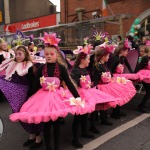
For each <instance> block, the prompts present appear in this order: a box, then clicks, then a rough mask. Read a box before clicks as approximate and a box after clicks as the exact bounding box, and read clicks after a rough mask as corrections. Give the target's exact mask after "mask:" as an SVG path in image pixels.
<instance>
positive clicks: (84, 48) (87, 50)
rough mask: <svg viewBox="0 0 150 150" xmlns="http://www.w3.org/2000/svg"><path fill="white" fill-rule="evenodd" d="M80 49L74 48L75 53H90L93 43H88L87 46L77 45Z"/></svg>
mask: <svg viewBox="0 0 150 150" xmlns="http://www.w3.org/2000/svg"><path fill="white" fill-rule="evenodd" d="M77 48H78V49H76V50H74V51H73V53H74V54H79V53H81V52H83V53H85V54H89V53H90V50H91V49H92V48H93V46H92V45H91V44H89V45H86V46H84V47H83V46H77Z"/></svg>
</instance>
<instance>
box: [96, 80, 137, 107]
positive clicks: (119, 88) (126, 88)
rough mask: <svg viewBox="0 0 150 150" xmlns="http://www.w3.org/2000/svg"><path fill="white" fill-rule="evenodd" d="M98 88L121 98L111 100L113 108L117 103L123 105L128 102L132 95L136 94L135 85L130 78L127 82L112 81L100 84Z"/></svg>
mask: <svg viewBox="0 0 150 150" xmlns="http://www.w3.org/2000/svg"><path fill="white" fill-rule="evenodd" d="M98 89H99V90H101V91H103V92H105V93H108V94H110V95H112V96H114V97H115V98H119V100H116V101H115V102H111V104H112V107H113V108H115V107H114V106H116V105H119V106H122V105H124V104H126V103H128V102H129V101H130V100H131V99H132V97H133V96H134V95H135V94H136V90H135V87H134V86H133V84H132V82H131V81H129V80H128V81H127V82H126V84H122V83H117V82H112V83H108V84H99V85H98ZM113 103H114V104H113Z"/></svg>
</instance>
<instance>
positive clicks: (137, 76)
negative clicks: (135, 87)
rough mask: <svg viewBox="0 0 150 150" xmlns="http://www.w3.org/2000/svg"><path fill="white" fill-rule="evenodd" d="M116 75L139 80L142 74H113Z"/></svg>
mask: <svg viewBox="0 0 150 150" xmlns="http://www.w3.org/2000/svg"><path fill="white" fill-rule="evenodd" d="M113 75H114V77H124V78H126V79H128V80H139V79H140V75H139V74H131V73H123V74H113Z"/></svg>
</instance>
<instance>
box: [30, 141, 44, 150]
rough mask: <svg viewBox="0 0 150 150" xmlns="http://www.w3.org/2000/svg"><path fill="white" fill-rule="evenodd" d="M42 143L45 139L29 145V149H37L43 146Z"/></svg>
mask: <svg viewBox="0 0 150 150" xmlns="http://www.w3.org/2000/svg"><path fill="white" fill-rule="evenodd" d="M42 144H43V141H41V142H40V143H36V142H34V143H33V144H32V145H31V146H30V147H29V150H34V149H37V148H39V147H41V146H42Z"/></svg>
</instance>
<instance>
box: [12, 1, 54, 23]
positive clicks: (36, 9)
mask: <svg viewBox="0 0 150 150" xmlns="http://www.w3.org/2000/svg"><path fill="white" fill-rule="evenodd" d="M9 9H10V23H14V22H18V21H22V20H26V19H31V18H36V17H40V16H45V15H49V14H53V13H56V6H54V5H53V4H52V3H51V2H50V1H49V0H42V1H41V0H23V1H21V0H9Z"/></svg>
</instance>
